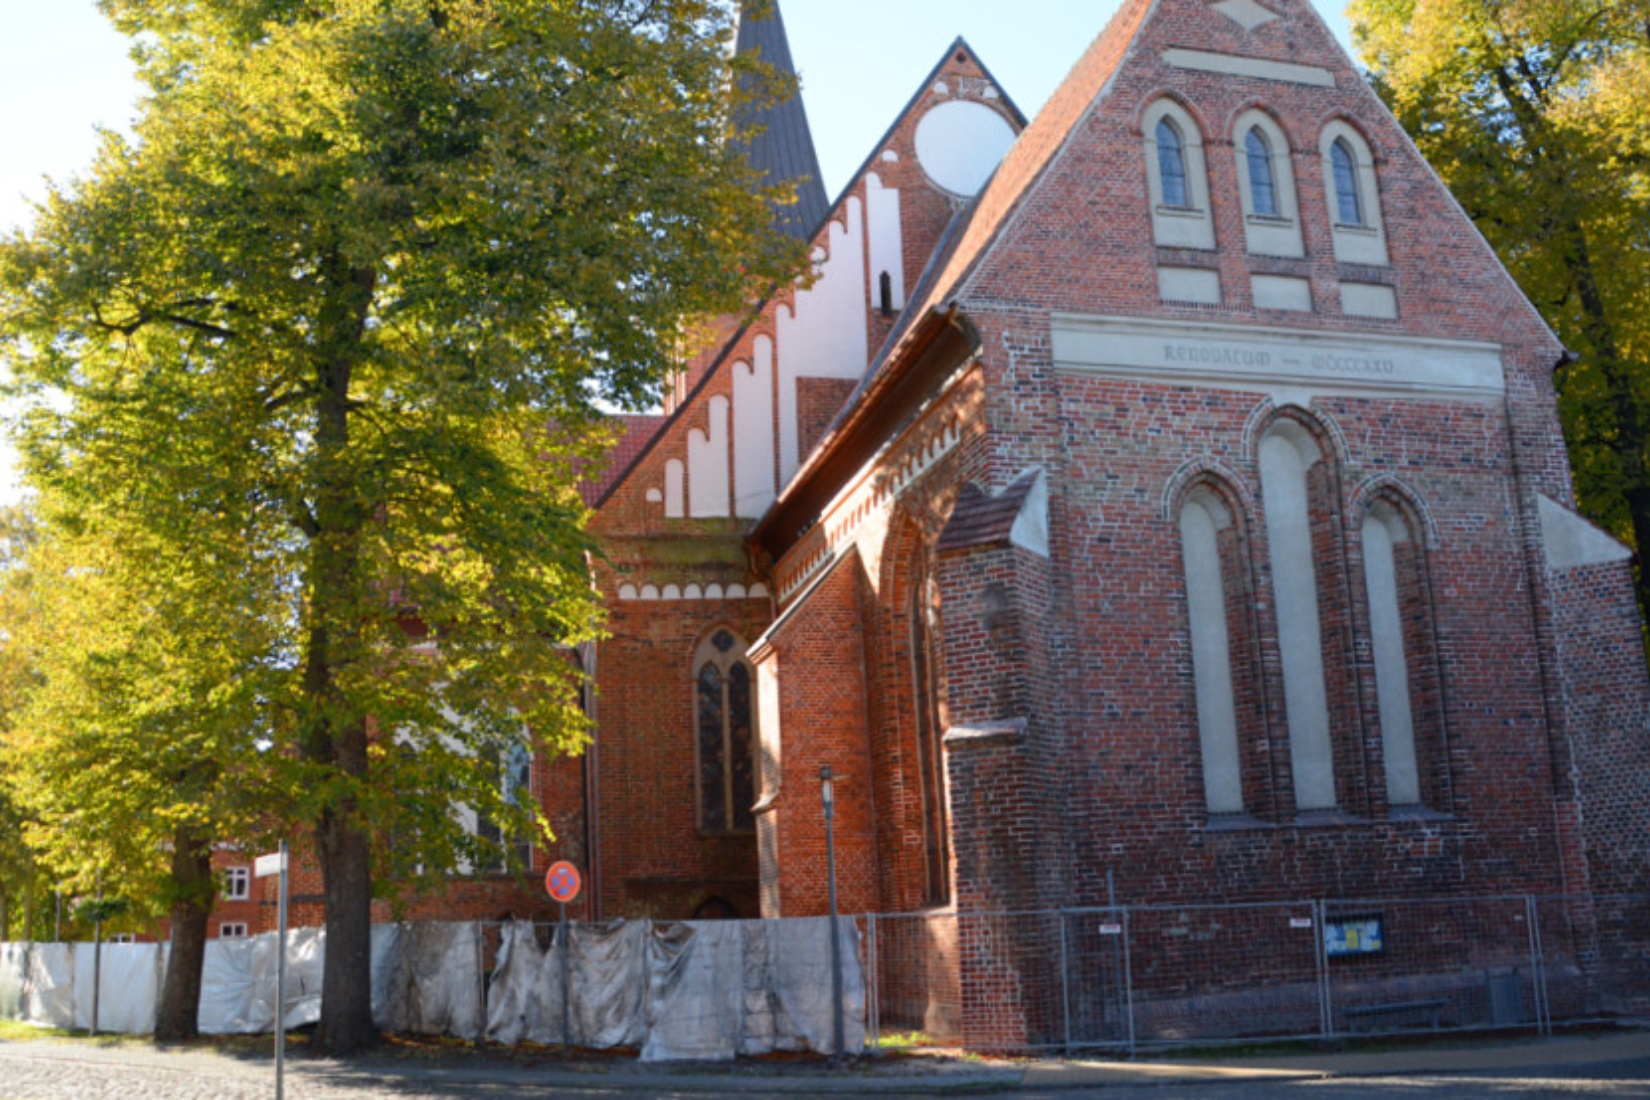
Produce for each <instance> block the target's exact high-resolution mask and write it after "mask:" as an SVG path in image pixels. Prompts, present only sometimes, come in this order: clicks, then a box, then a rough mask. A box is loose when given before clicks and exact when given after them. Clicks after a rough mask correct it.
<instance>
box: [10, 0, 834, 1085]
mask: <svg viewBox="0 0 1650 1100" xmlns="http://www.w3.org/2000/svg"><path fill="white" fill-rule="evenodd" d="M103 7H104V8H105V10H106V11H107V12H109V14H110V15H111V16H112V17H113V18H114V20H115V22H116V23H117V25H118V26H120V27H121V29H123V30H124V31H126V32H128V33H130V34H131V35H133V37H134V42H135V43H136V45H135V47H134V49H135V51H136V56H137V57H138V58H139V60H140V64H141V73H142V77H143V79H144V80H145V81H146V82H147V85H148V89H149V94H148V96H147V98H146V99H145V100H144V102H143V106H142V113H141V117H140V118H139V120H138V122H137V124H136V135H135V139H134V140H132V141H130V142H128V141H125V140H122V139H121V138H120V137H118V136H115V135H106V136H105V139H104V143H103V146H102V150H101V152H100V154H99V157H98V159H97V162H96V165H95V167H94V169H93V170H92V172H91V174H90V175H89V176H88V177H87V178H86V179H85V180H83V181H81V182H79V183H77V184H76V185H74V186H72V187H70V188H67V189H64V190H60V191H58V192H56V193H54V194H53V195H52V196H51V198H50V199H49V201H48V202H47V203H46V204H45V205H44V207H43V208H42V209H41V210H40V211H39V213H38V216H37V219H36V222H35V225H34V227H33V229H32V231H31V232H30V233H29V234H27V235H25V236H20V237H18V238H16V239H14V240H12V241H10V242H8V243H7V244H6V245H5V246H4V247H3V248H0V340H3V341H4V345H3V346H4V350H5V353H6V354H7V355H8V357H9V359H10V360H11V365H12V367H13V369H14V371H15V372H16V376H17V377H18V379H20V382H21V388H22V389H23V391H24V393H25V395H26V396H34V397H36V398H46V397H51V398H53V399H52V400H37V401H36V402H35V403H34V405H33V411H32V412H31V413H30V414H28V416H27V417H26V418H25V421H24V424H23V426H22V432H21V437H22V438H21V448H22V452H23V454H24V458H25V466H26V470H27V472H28V476H29V478H30V479H31V481H32V482H33V483H34V484H36V485H37V486H38V487H39V488H40V489H41V492H42V494H43V497H44V498H45V499H49V500H50V502H51V507H52V509H53V511H54V515H53V522H54V523H55V524H57V525H58V526H60V527H61V528H62V529H63V530H64V531H66V532H68V533H69V534H70V535H72V536H73V538H74V539H77V540H80V542H79V545H80V546H81V547H82V548H85V549H88V550H90V551H91V552H93V553H94V554H103V555H105V557H104V558H103V560H102V562H101V563H90V564H82V563H73V562H65V563H63V566H64V567H63V568H60V569H58V570H56V572H55V574H54V575H56V576H61V577H62V578H63V583H65V584H74V585H79V584H86V585H94V586H97V585H104V584H108V585H112V586H113V587H114V589H115V590H116V591H114V592H112V593H109V594H106V595H105V596H104V597H103V598H101V599H100V600H99V601H98V602H96V603H95V604H91V605H90V606H92V607H93V608H95V609H96V610H94V611H88V612H85V615H86V616H88V617H89V620H90V619H101V620H102V621H104V622H109V621H113V620H122V619H125V620H131V621H132V623H135V622H137V621H138V620H140V619H141V620H142V621H143V622H146V623H147V624H148V625H149V626H150V627H151V628H152V629H153V630H154V631H159V632H161V633H162V634H163V635H164V633H165V632H166V631H168V630H172V631H176V633H177V637H176V638H175V639H174V641H173V642H172V643H171V644H169V645H158V644H153V643H152V642H151V641H150V640H149V637H148V636H144V635H142V634H141V629H140V627H139V626H136V625H131V624H130V623H129V624H127V625H123V626H122V627H121V628H119V629H116V630H114V631H112V634H113V635H114V640H112V641H111V642H110V643H109V645H113V646H117V647H126V648H123V649H119V651H118V653H119V655H118V656H117V657H115V658H114V659H113V660H112V661H111V660H109V659H105V658H103V657H100V656H98V655H99V654H100V653H102V652H103V643H100V642H99V641H98V639H97V638H96V637H95V633H94V632H92V631H91V630H90V629H89V627H88V633H86V634H85V635H84V636H82V637H80V638H79V641H78V642H77V645H76V646H74V647H68V648H67V651H68V652H70V653H72V654H75V655H76V656H75V657H74V659H76V660H81V659H82V658H83V664H84V667H83V668H76V669H70V670H68V672H67V673H66V674H64V675H63V676H62V677H60V678H59V680H58V681H57V682H60V683H62V684H65V685H66V684H69V683H73V682H76V680H77V679H78V678H81V677H83V676H84V677H85V678H87V679H88V680H91V681H92V682H96V683H97V684H98V686H99V690H98V691H97V692H82V693H81V697H80V698H79V699H76V698H74V697H72V696H73V693H71V692H69V691H67V690H65V691H62V692H58V691H55V690H52V691H49V692H48V694H47V695H44V696H42V702H41V703H40V704H39V706H40V707H41V708H43V709H48V708H54V707H55V708H59V709H60V710H61V711H62V714H63V718H62V719H61V722H60V724H59V728H61V729H63V730H65V731H66V730H68V729H69V728H70V723H71V721H72V722H75V723H79V722H82V721H83V720H86V721H98V722H101V723H103V727H102V728H104V729H106V730H107V737H106V738H105V740H106V741H107V742H109V743H114V742H119V741H123V740H126V739H129V738H130V739H137V740H143V739H157V738H159V739H164V738H168V737H177V736H178V735H179V734H180V733H181V732H182V731H184V730H189V729H192V728H195V727H194V726H192V725H191V723H199V730H198V735H199V736H201V737H204V738H208V739H214V744H213V745H212V746H208V747H205V748H202V749H201V750H200V751H198V752H185V753H182V754H181V759H180V761H179V762H180V765H182V764H186V763H187V762H188V761H192V760H197V759H198V760H201V761H203V762H204V763H203V766H204V767H205V768H206V770H207V773H208V774H207V775H205V776H204V777H202V782H203V783H206V784H212V783H216V782H219V781H220V780H221V779H222V778H223V776H222V775H221V774H220V771H221V769H225V768H228V769H231V770H232V771H233V772H234V777H235V780H236V782H237V783H238V784H240V785H242V786H247V787H250V789H252V790H254V791H259V790H262V791H264V792H266V794H267V799H266V801H267V803H268V804H269V806H270V808H271V813H272V814H275V815H278V816H280V817H281V818H282V819H285V820H292V821H296V822H301V823H304V824H305V825H306V827H307V828H308V829H309V835H310V837H311V838H312V841H313V845H314V850H315V854H316V856H317V858H318V860H319V863H320V867H321V871H322V875H323V882H324V892H325V899H326V930H327V967H326V973H325V978H324V982H323V990H322V1016H321V1022H320V1026H319V1029H318V1033H317V1037H316V1045H317V1047H318V1048H319V1049H322V1050H326V1051H329V1052H333V1053H340V1054H343V1053H350V1052H353V1051H356V1050H359V1049H361V1048H362V1047H364V1046H365V1045H367V1044H369V1043H370V1042H371V1041H373V1039H375V1037H376V1035H375V1032H374V1031H373V1028H372V1018H371V1004H370V982H369V965H370V915H371V909H370V902H371V897H372V890H373V884H374V881H373V870H372V860H371V851H372V847H373V838H374V836H375V834H377V835H382V834H383V833H384V832H385V831H386V830H389V829H392V828H393V829H402V830H405V831H406V834H407V835H409V836H411V837H412V838H413V840H412V841H411V843H415V844H417V845H418V846H420V847H421V848H422V849H423V851H422V853H421V855H422V856H423V857H425V858H423V859H422V862H424V863H425V864H426V865H427V866H431V865H433V866H437V867H439V866H441V865H442V864H444V863H445V864H451V863H454V862H456V861H458V860H459V859H462V858H465V857H467V856H469V855H479V854H481V853H482V852H483V849H484V848H485V847H486V841H485V838H479V839H478V838H474V837H466V836H464V835H463V834H462V831H461V830H459V829H457V828H456V827H455V824H454V817H453V814H452V813H451V812H450V811H451V807H452V806H453V805H454V804H455V803H463V804H467V805H469V806H471V807H473V808H475V809H476V811H477V812H479V813H482V814H484V815H485V816H486V817H487V818H488V819H489V820H492V821H498V822H503V821H509V820H516V821H518V823H519V821H520V819H521V818H523V817H524V816H527V815H529V814H530V812H531V811H530V808H524V807H521V806H518V805H512V803H511V800H510V799H508V798H507V797H505V795H504V794H503V793H502V792H501V785H500V781H499V774H498V768H497V766H496V764H495V763H494V762H495V761H497V760H499V759H502V758H503V757H504V754H505V753H507V752H508V751H509V750H510V748H511V746H512V745H514V744H522V743H524V742H529V741H530V743H531V746H532V747H533V748H535V749H536V750H537V751H541V752H556V751H572V750H575V749H576V748H577V746H578V745H579V743H580V740H581V738H582V737H583V736H584V727H583V719H582V716H581V715H580V713H579V710H578V708H577V705H576V688H577V679H578V674H577V672H576V670H575V669H574V667H573V666H572V664H571V662H569V661H567V660H566V657H565V654H566V647H568V646H570V645H573V644H577V643H579V642H582V641H584V640H587V639H589V638H591V637H593V636H594V635H595V632H596V631H597V630H598V629H599V606H598V604H597V602H596V600H595V598H594V594H593V593H592V591H591V587H590V582H589V575H588V569H587V554H589V553H590V552H591V546H590V543H589V540H588V538H587V537H586V535H585V533H584V528H583V524H584V519H585V510H584V508H583V506H582V504H581V502H580V500H579V498H578V495H577V492H576V483H577V479H578V477H579V475H580V474H581V473H582V472H585V471H587V469H588V462H589V461H591V460H593V459H594V457H595V456H596V455H597V454H598V453H599V452H600V450H601V447H602V444H603V442H604V440H605V438H606V432H605V429H604V428H603V427H602V417H601V415H600V413H599V411H598V404H599V403H600V402H603V401H606V402H615V403H619V404H629V405H640V404H645V403H648V402H651V400H652V398H653V395H654V394H655V392H656V390H657V387H658V383H659V381H660V379H661V378H662V377H663V376H664V375H665V374H666V373H667V372H668V370H669V369H670V367H671V362H670V355H669V353H670V352H671V351H672V350H673V349H678V348H680V347H681V346H682V342H683V340H682V338H683V334H684V332H685V331H686V330H685V321H684V319H685V318H688V317H692V316H700V315H708V314H714V313H720V312H729V311H737V310H739V309H741V308H744V307H745V305H746V303H748V302H749V301H751V300H752V299H753V297H754V295H753V294H752V291H753V289H756V288H759V287H762V286H766V285H769V284H770V283H771V282H772V281H773V280H774V279H776V278H779V277H782V276H783V275H785V274H786V273H788V272H790V271H792V270H794V269H795V267H796V266H797V264H798V261H800V260H801V259H802V258H803V257H802V255H801V250H800V247H790V246H788V245H786V244H783V243H781V242H780V241H779V240H778V238H777V237H776V235H775V234H774V233H773V231H772V229H771V219H770V216H769V214H768V207H767V205H766V202H767V200H769V199H770V198H775V197H777V196H775V195H772V194H770V193H766V192H763V191H761V190H760V189H758V188H755V187H753V186H752V183H753V180H752V178H751V172H750V170H749V168H748V166H747V165H746V163H745V161H744V159H743V155H742V154H741V153H740V151H739V149H740V146H739V143H738V141H737V140H736V139H737V135H735V134H733V133H732V121H731V120H732V109H733V104H732V103H731V102H730V96H729V89H730V87H739V86H742V82H740V81H738V80H737V79H736V75H735V74H734V73H733V72H732V71H731V69H732V68H733V67H734V66H735V65H736V64H738V62H736V61H734V60H732V59H730V56H729V51H728V49H727V48H726V47H727V45H728V42H729V38H730V35H731V13H730V12H729V11H728V10H726V8H725V7H724V6H723V5H722V4H720V3H718V2H716V0H305V2H302V3H299V2H296V0H166V2H162V0H104V4H103ZM54 583H56V582H54ZM71 621H75V620H74V619H73V617H71ZM65 659H68V658H65ZM111 664H120V665H122V667H121V668H119V669H118V670H115V671H114V672H113V673H110V667H111ZM105 674H106V675H108V676H109V678H107V679H105V680H102V681H97V680H95V677H96V676H97V675H105ZM169 688H170V689H174V690H170V691H169V690H167V689H169ZM169 704H170V705H172V706H173V708H174V709H171V710H167V709H166V708H167V706H168V705H169ZM245 709H250V710H251V711H252V712H253V713H252V714H251V715H250V716H249V717H248V719H247V724H246V725H245V726H244V727H243V728H242V729H241V731H240V732H239V733H238V734H236V733H235V732H234V731H233V729H232V727H233V721H232V716H234V715H236V714H237V713H239V712H241V711H242V710H245ZM374 730H376V731H377V735H376V736H374V733H373V731H374ZM236 736H238V737H240V738H241V742H240V743H238V744H235V743H231V742H232V740H233V738H234V737H236ZM247 740H250V741H252V742H254V745H253V747H252V749H250V750H249V749H248V748H247V745H246V744H245V742H246V741H247ZM220 748H221V749H222V750H223V751H221V752H220V751H219V749H220ZM252 754H256V755H255V757H254V756H253V755H252ZM154 774H159V773H158V772H157V773H154ZM194 778H195V777H194V776H193V775H192V774H191V775H190V777H189V781H190V782H193V781H194ZM94 793H95V792H92V791H85V790H83V791H81V792H79V793H78V794H77V795H76V796H75V799H74V800H73V801H78V800H79V799H80V798H81V797H91V796H92V795H93V794H94ZM192 801H193V800H192V799H190V798H188V797H185V798H184V799H183V800H182V802H183V804H189V803H191V802H192ZM69 804H70V803H69V801H67V800H66V801H65V803H64V805H65V807H67V806H68V805H69ZM65 812H66V813H73V812H76V811H73V810H67V809H66V810H65ZM181 816H184V817H187V816H188V815H181ZM52 828H53V829H54V830H59V831H60V825H59V823H57V822H54V823H53V826H52ZM42 839H44V838H42ZM126 839H127V838H124V837H119V836H117V837H113V838H109V839H108V840H107V841H106V843H109V844H121V843H125V842H126ZM403 839H404V837H402V836H399V835H398V844H397V848H398V850H403V851H404V850H406V849H405V844H403V843H400V841H402V840H403ZM143 843H144V844H148V843H150V842H149V841H148V840H147V839H146V840H144V842H143ZM111 858H113V857H111Z"/></svg>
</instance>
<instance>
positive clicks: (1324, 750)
mask: <svg viewBox="0 0 1650 1100" xmlns="http://www.w3.org/2000/svg"><path fill="white" fill-rule="evenodd" d="M1321 461H1323V453H1322V452H1321V451H1320V450H1319V448H1318V445H1317V442H1316V441H1315V440H1313V438H1312V437H1311V435H1310V434H1309V433H1307V431H1306V430H1305V429H1304V428H1302V427H1301V426H1300V425H1298V424H1296V423H1294V422H1293V421H1290V420H1280V421H1279V422H1278V423H1277V424H1276V425H1275V426H1274V427H1273V428H1272V429H1271V431H1269V432H1267V433H1266V436H1265V438H1264V439H1262V440H1261V444H1260V486H1261V496H1262V500H1263V501H1264V503H1265V506H1266V539H1267V544H1268V546H1269V548H1270V550H1271V563H1272V590H1273V599H1274V602H1275V604H1276V607H1277V618H1278V650H1279V653H1280V656H1281V657H1282V658H1283V700H1284V711H1285V715H1286V717H1287V720H1288V723H1289V759H1290V765H1291V767H1292V770H1293V773H1294V778H1295V807H1296V809H1297V810H1327V809H1333V808H1335V806H1336V805H1337V798H1336V791H1335V753H1334V744H1333V741H1332V739H1331V736H1330V726H1329V693H1328V688H1327V685H1326V681H1325V678H1324V655H1323V624H1322V619H1321V616H1320V610H1319V605H1318V581H1317V572H1318V570H1317V562H1316V555H1315V553H1314V549H1313V539H1312V508H1311V493H1310V489H1309V487H1308V483H1307V475H1308V474H1309V472H1310V471H1311V470H1312V468H1313V467H1314V466H1316V465H1317V464H1318V463H1319V462H1321Z"/></svg>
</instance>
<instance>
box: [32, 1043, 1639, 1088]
mask: <svg viewBox="0 0 1650 1100" xmlns="http://www.w3.org/2000/svg"><path fill="white" fill-rule="evenodd" d="M1624 1063H1630V1064H1635V1065H1636V1064H1643V1065H1644V1067H1645V1074H1644V1076H1645V1078H1646V1082H1645V1084H1646V1085H1647V1086H1650V1032H1644V1033H1628V1034H1615V1035H1608V1036H1603V1037H1566V1038H1559V1039H1551V1040H1545V1041H1537V1040H1529V1041H1526V1042H1486V1043H1477V1044H1471V1045H1462V1046H1452V1047H1439V1046H1435V1045H1429V1046H1418V1047H1408V1048H1398V1049H1385V1050H1378V1051H1350V1052H1345V1053H1310V1052H1303V1053H1300V1054H1288V1055H1270V1056H1266V1057H1248V1056H1232V1057H1221V1058H1180V1059H1175V1060H1164V1061H1136V1062H1111V1061H1101V1060H1062V1061H1036V1062H1029V1063H1028V1062H1013V1061H1002V1060H983V1059H972V1058H889V1059H865V1060H861V1061H856V1062H854V1063H851V1064H850V1065H848V1066H846V1067H842V1068H833V1067H830V1066H828V1065H825V1064H824V1063H821V1062H817V1061H781V1062H766V1061H765V1062H741V1063H736V1064H733V1065H716V1066H682V1065H668V1066H657V1065H646V1066H644V1065H642V1064H640V1063H637V1062H630V1061H590V1062H567V1061H562V1060H557V1059H550V1058H545V1059H541V1060H536V1061H535V1060H533V1059H529V1058H523V1057H521V1056H519V1055H518V1056H514V1057H503V1056H498V1055H486V1054H481V1055H478V1054H475V1053H472V1052H468V1051H464V1050H452V1051H444V1052H420V1053H419V1054H417V1055H416V1056H412V1057H409V1056H405V1055H401V1056H382V1055H380V1056H374V1057H372V1058H368V1059H364V1060H362V1061H359V1062H352V1063H339V1062H330V1061H325V1060H316V1059H308V1058H304V1057H301V1056H300V1057H297V1058H295V1059H294V1060H293V1061H292V1063H290V1066H289V1075H288V1087H287V1096H288V1097H289V1098H290V1100H453V1098H457V1097H464V1098H467V1100H469V1098H486V1100H526V1098H529V1097H539V1098H542V1097H569V1098H572V1097H621V1096H647V1097H651V1098H663V1097H682V1098H695V1097H703V1096H705V1095H707V1094H710V1095H717V1094H720V1095H724V1096H729V1095H732V1096H738V1097H741V1098H742V1100H751V1098H758V1097H763V1098H765V1097H773V1098H788V1097H796V1096H820V1097H836V1096H906V1097H937V1096H947V1095H955V1094H958V1093H976V1094H978V1093H999V1094H1015V1093H1020V1092H1022V1091H1025V1092H1030V1093H1035V1094H1038V1095H1046V1094H1049V1093H1066V1092H1071V1093H1092V1092H1095V1091H1106V1092H1111V1091H1114V1090H1115V1091H1117V1092H1121V1093H1124V1094H1125V1095H1126V1094H1127V1093H1129V1092H1133V1091H1136V1090H1139V1089H1140V1087H1141V1086H1157V1087H1162V1086H1186V1087H1193V1086H1209V1085H1216V1084H1228V1085H1239V1084H1247V1085H1249V1086H1251V1087H1252V1088H1261V1089H1262V1091H1263V1092H1264V1091H1265V1089H1264V1086H1265V1085H1266V1084H1267V1083H1271V1084H1273V1085H1276V1086H1279V1087H1282V1086H1284V1085H1288V1084H1301V1083H1306V1082H1314V1081H1334V1080H1344V1081H1347V1082H1349V1083H1351V1084H1352V1085H1353V1086H1354V1087H1355V1083H1356V1081H1358V1080H1360V1079H1374V1078H1381V1079H1393V1078H1405V1077H1415V1078H1421V1077H1427V1078H1438V1077H1445V1078H1447V1077H1448V1076H1449V1075H1451V1074H1469V1073H1493V1074H1498V1075H1505V1076H1507V1077H1509V1078H1511V1077H1516V1076H1518V1075H1519V1071H1521V1070H1528V1069H1533V1068H1537V1067H1540V1068H1543V1069H1546V1070H1549V1071H1550V1070H1553V1069H1554V1068H1555V1067H1558V1068H1563V1069H1565V1070H1566V1071H1567V1072H1566V1075H1569V1074H1570V1073H1573V1075H1574V1076H1576V1077H1578V1078H1579V1077H1585V1076H1586V1075H1587V1068H1588V1067H1589V1066H1605V1065H1617V1066H1619V1065H1621V1064H1624ZM1634 1076H1635V1077H1637V1073H1636V1071H1635V1073H1634ZM272 1085H273V1073H272V1070H271V1066H270V1063H269V1061H268V1058H267V1056H265V1055H263V1054H261V1053H260V1054H256V1055H252V1054H244V1053H242V1054H237V1053H225V1052H222V1051H220V1050H218V1049H216V1048H213V1047H198V1048H190V1049H186V1050H156V1049H155V1048H154V1047H152V1046H150V1045H149V1044H147V1043H145V1042H142V1041H139V1040H127V1041H92V1040H60V1039H40V1040H29V1041H22V1042H0V1100H117V1098H118V1100H267V1097H269V1096H271V1095H272V1093H273V1088H272ZM1611 1095H1650V1091H1646V1092H1639V1091H1633V1092H1613V1093H1612V1094H1611Z"/></svg>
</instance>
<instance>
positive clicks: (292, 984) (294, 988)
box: [248, 928, 327, 1032]
mask: <svg viewBox="0 0 1650 1100" xmlns="http://www.w3.org/2000/svg"><path fill="white" fill-rule="evenodd" d="M279 940H280V936H279V935H278V934H276V933H274V932H265V933H264V934H263V935H261V936H255V937H254V938H253V940H252V1003H251V1006H250V1008H249V1010H248V1013H249V1021H250V1023H251V1025H252V1030H253V1031H256V1032H265V1031H274V1030H275V976H276V966H277V965H278V964H279V962H280V955H281V951H280V944H279ZM326 940H327V937H326V933H325V932H323V931H322V930H321V929H319V928H294V929H292V930H291V931H290V932H288V933H287V934H286V989H285V990H284V992H285V994H286V996H285V998H284V1000H285V1004H284V1006H283V1007H284V1008H285V1012H284V1014H283V1015H282V1019H284V1020H285V1021H286V1026H287V1028H288V1029H289V1030H290V1029H291V1028H295V1027H303V1026H304V1025H306V1024H313V1023H315V1022H317V1021H318V1020H320V1018H321V972H322V970H323V969H324V968H325V966H326V958H327V942H326Z"/></svg>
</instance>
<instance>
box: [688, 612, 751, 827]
mask: <svg viewBox="0 0 1650 1100" xmlns="http://www.w3.org/2000/svg"><path fill="white" fill-rule="evenodd" d="M695 664H696V668H697V672H696V673H695V675H694V698H695V715H696V719H695V720H696V722H697V725H698V730H697V740H698V756H699V827H700V828H701V829H703V830H705V831H706V832H711V833H748V832H753V831H754V830H755V829H756V818H755V816H754V815H753V814H752V813H751V807H753V806H754V805H756V766H755V753H754V750H755V740H756V738H755V724H754V711H753V708H752V697H751V696H752V690H751V689H752V680H753V676H752V674H751V667H750V665H749V664H747V663H746V662H745V647H744V645H742V644H741V643H740V641H739V639H738V638H736V637H734V635H733V634H732V632H730V631H727V630H718V631H716V632H715V633H714V634H712V635H711V636H710V637H709V638H708V639H707V640H706V641H705V642H704V644H702V645H701V646H700V647H699V652H698V654H697V656H696V660H695Z"/></svg>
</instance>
